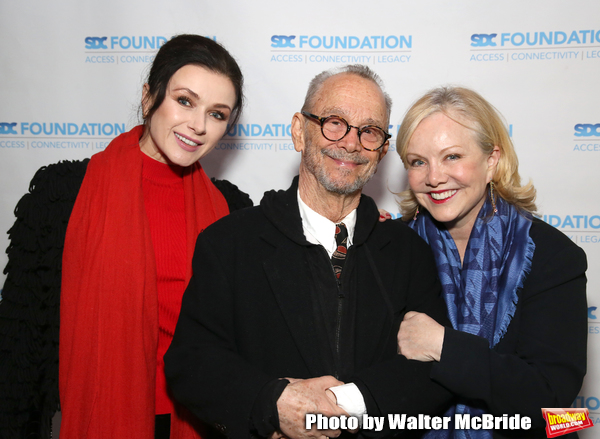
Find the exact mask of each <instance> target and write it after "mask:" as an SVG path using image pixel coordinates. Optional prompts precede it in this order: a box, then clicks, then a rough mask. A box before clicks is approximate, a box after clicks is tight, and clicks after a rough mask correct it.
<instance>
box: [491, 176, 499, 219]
mask: <svg viewBox="0 0 600 439" xmlns="http://www.w3.org/2000/svg"><path fill="white" fill-rule="evenodd" d="M490 198H491V200H492V207H493V208H494V213H498V208H497V207H496V199H495V198H494V182H493V181H490Z"/></svg>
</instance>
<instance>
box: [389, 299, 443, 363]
mask: <svg viewBox="0 0 600 439" xmlns="http://www.w3.org/2000/svg"><path fill="white" fill-rule="evenodd" d="M443 343H444V327H443V326H442V325H440V324H439V323H438V322H436V321H435V320H434V319H432V318H431V317H429V316H428V315H427V314H423V313H420V312H415V311H409V312H407V313H406V315H405V316H404V320H403V321H402V323H401V324H400V330H399V331H398V353H399V354H401V355H404V356H405V357H406V358H408V359H409V360H418V361H440V358H441V356H442V345H443Z"/></svg>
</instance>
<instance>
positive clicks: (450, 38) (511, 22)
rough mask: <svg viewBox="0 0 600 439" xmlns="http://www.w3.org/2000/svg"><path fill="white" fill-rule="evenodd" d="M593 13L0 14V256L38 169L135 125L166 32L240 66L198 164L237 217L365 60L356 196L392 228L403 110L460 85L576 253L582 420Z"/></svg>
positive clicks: (375, 3) (599, 160)
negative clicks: (379, 153)
mask: <svg viewBox="0 0 600 439" xmlns="http://www.w3.org/2000/svg"><path fill="white" fill-rule="evenodd" d="M599 16H600V2H598V1H594V0H586V1H580V0H574V1H571V2H564V1H559V0H545V1H542V0H531V1H527V2H523V1H520V0H504V1H496V2H489V1H485V2H484V1H481V0H463V1H460V2H447V1H443V0H429V1H425V2H417V1H407V0H397V1H394V2H391V1H381V0H372V1H370V2H363V1H357V0H347V1H345V2H343V3H341V2H322V1H315V0H305V1H303V2H300V3H297V4H292V3H285V2H281V1H274V0H255V1H252V2H240V1H232V0H223V1H220V2H197V1H194V0H172V1H169V2H144V1H141V0H105V1H103V2H90V1H76V0H59V1H58V2H41V1H37V2H32V1H20V2H14V1H3V2H1V3H0V78H1V79H2V85H0V102H2V106H1V107H0V186H1V188H2V189H1V192H0V231H2V233H1V234H0V247H1V248H2V249H6V247H7V246H8V236H7V235H6V234H5V233H4V232H6V231H7V230H8V229H9V228H10V227H11V225H12V224H13V222H14V219H15V217H14V213H13V211H14V208H15V205H16V203H17V201H18V200H19V198H20V197H21V196H22V195H23V194H24V193H25V192H26V191H27V189H28V186H29V182H30V181H31V178H32V177H33V175H34V173H35V171H36V170H37V169H38V168H40V167H41V166H43V165H47V164H50V163H55V162H58V161H60V160H76V159H83V158H86V157H90V156H91V155H93V154H95V153H97V152H99V151H102V150H103V149H104V148H105V147H106V145H107V144H108V143H109V142H110V140H111V139H113V138H114V137H115V136H117V135H118V134H120V133H122V132H125V131H127V130H128V129H130V128H131V127H133V126H134V125H136V124H137V123H139V111H138V107H139V103H140V100H141V93H142V86H143V83H144V79H145V77H146V75H147V73H148V68H149V65H150V63H151V62H152V60H153V58H154V55H155V53H156V51H157V50H158V48H159V47H160V46H161V45H162V44H164V43H165V42H166V41H167V40H168V39H169V38H171V37H172V36H173V35H177V34H181V33H196V34H200V35H204V36H207V37H209V38H212V39H215V40H216V41H218V42H219V43H221V44H223V45H224V46H225V47H226V48H227V49H228V50H229V51H230V52H231V53H232V54H233V55H234V57H235V58H236V59H237V60H238V62H239V63H240V66H241V68H242V71H243V72H244V76H245V82H246V89H245V92H246V97H247V105H246V107H245V109H244V112H243V116H242V118H241V120H240V121H239V123H238V124H236V125H235V126H234V127H233V129H232V131H231V133H230V134H228V135H226V136H225V137H224V138H223V139H222V140H221V141H220V142H219V144H218V145H217V147H216V150H215V151H213V152H212V153H211V154H210V155H209V156H208V157H206V158H205V159H203V165H204V167H205V169H206V172H207V174H208V175H209V176H211V177H217V178H224V179H228V180H230V181H232V182H233V183H235V184H237V185H238V186H239V187H240V188H241V189H242V190H244V191H245V192H248V193H249V194H250V196H251V198H252V199H253V201H254V202H255V203H258V202H259V201H260V199H261V197H262V194H263V193H264V191H266V190H269V189H273V188H287V187H288V185H289V184H290V182H291V179H292V177H293V176H294V175H296V173H297V169H298V163H299V158H300V156H299V153H297V152H296V151H295V150H294V147H293V144H292V141H291V133H290V123H291V118H292V115H293V114H294V112H296V111H299V110H300V107H301V105H302V103H303V100H304V95H305V93H306V89H307V86H308V83H309V81H310V80H311V79H312V78H313V77H314V76H315V75H316V74H317V73H319V72H321V71H322V70H325V69H328V68H331V67H335V66H339V65H344V64H356V63H360V64H366V65H368V66H370V67H371V68H372V69H373V70H374V71H375V72H377V73H378V74H379V75H380V76H381V78H382V80H383V81H384V83H385V87H386V91H387V92H388V93H389V94H390V96H391V97H392V100H393V110H392V117H391V121H390V126H389V130H390V133H392V134H393V137H392V139H391V143H390V148H389V153H388V155H387V156H386V157H385V158H384V159H383V161H382V163H381V165H380V168H379V170H378V172H377V174H376V175H375V177H374V178H373V180H372V181H371V182H369V183H368V185H367V186H366V188H365V193H367V194H368V195H370V196H372V197H373V198H375V200H376V201H377V203H378V205H379V206H380V207H382V208H384V209H386V210H388V211H390V212H391V213H392V214H393V216H394V217H397V216H398V205H397V197H396V196H395V193H398V192H400V191H402V190H404V189H405V188H406V185H407V179H406V172H405V170H404V168H403V166H402V163H401V161H400V158H399V157H398V155H397V154H396V144H395V139H396V133H397V131H398V124H399V123H400V121H401V120H402V117H403V115H404V113H405V111H406V110H407V108H408V107H409V106H410V104H411V103H412V102H414V100H415V99H417V98H418V97H419V96H420V95H422V94H423V93H424V92H426V91H427V90H429V89H431V88H433V87H437V86H439V85H443V84H452V85H462V86H466V87H469V88H473V89H474V90H476V91H478V92H479V93H481V94H482V95H483V96H484V97H485V98H487V99H488V100H489V101H490V102H491V103H492V104H493V105H494V106H495V107H496V108H497V109H498V110H499V111H500V112H501V113H502V114H503V116H504V118H505V121H506V124H507V126H508V127H509V130H510V133H511V136H512V139H513V141H514V143H515V146H516V150H517V154H518V156H519V161H520V171H521V176H522V177H523V179H524V181H525V182H527V181H528V180H530V179H531V180H532V181H533V182H534V184H535V185H536V187H537V190H538V198H537V203H538V207H539V209H540V214H541V216H542V218H543V219H544V220H545V221H546V222H548V223H550V224H551V225H552V226H554V227H556V228H558V229H559V230H561V231H563V232H564V233H565V234H566V235H567V236H568V237H569V238H570V239H572V240H573V241H574V242H575V243H577V244H578V245H579V246H581V247H582V248H583V249H584V250H585V252H586V253H587V257H588V263H589V267H590V268H589V270H588V306H589V308H588V321H589V340H588V343H589V357H588V358H589V360H588V374H587V377H586V379H585V383H584V386H583V389H582V390H581V393H580V395H579V396H578V397H577V399H576V401H575V403H574V407H576V408H587V409H589V412H590V415H591V417H592V420H593V421H594V423H596V424H598V423H600V367H599V366H598V365H599V364H600V311H599V310H598V306H599V304H600V272H599V271H598V269H597V267H598V266H599V264H600V202H599V201H598V199H597V198H596V197H597V195H595V194H596V190H595V189H594V186H593V185H594V184H595V183H594V182H595V181H597V175H598V170H599V169H600V167H599V165H600V86H598V80H599V78H600V20H598V17H599ZM6 262H7V257H6V254H5V253H4V252H1V254H0V266H2V267H4V266H5V265H6ZM4 279H5V276H4V275H3V274H0V282H1V283H0V285H2V284H3V283H4ZM580 435H581V437H582V438H592V437H595V436H597V433H596V434H595V435H594V429H593V428H591V429H588V430H584V431H581V432H580Z"/></svg>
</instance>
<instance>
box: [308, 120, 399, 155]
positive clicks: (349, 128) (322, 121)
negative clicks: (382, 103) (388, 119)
mask: <svg viewBox="0 0 600 439" xmlns="http://www.w3.org/2000/svg"><path fill="white" fill-rule="evenodd" d="M300 114H302V115H303V116H306V117H308V118H311V119H316V120H318V121H319V123H320V124H321V134H322V135H323V137H325V138H326V139H327V140H329V141H331V142H338V141H340V140H342V139H343V138H344V137H346V136H347V135H348V133H349V132H350V130H351V129H352V128H356V130H357V131H358V141H359V143H360V146H361V147H363V148H364V149H366V150H367V151H377V150H379V149H381V148H382V147H383V145H385V143H386V142H387V141H388V140H389V139H390V138H391V137H392V135H391V134H390V133H388V132H387V131H386V130H384V129H383V128H381V127H378V126H377V125H365V126H364V127H362V128H359V127H356V126H354V125H350V124H349V123H348V121H347V120H346V119H344V118H343V117H340V116H336V115H334V114H332V115H330V116H327V117H321V116H317V115H316V114H312V113H308V112H306V111H301V112H300ZM332 117H335V118H336V119H340V120H343V121H344V123H345V124H346V126H347V128H346V132H345V133H344V134H343V135H342V137H340V138H339V139H330V138H329V137H327V136H326V135H325V132H324V131H323V125H324V124H325V121H326V120H327V119H331V118H332ZM368 128H377V129H378V130H381V132H382V133H383V143H382V144H381V145H379V146H378V147H377V148H374V149H371V148H367V147H366V146H364V145H363V144H362V142H361V140H360V136H361V134H362V133H363V131H364V130H366V129H368Z"/></svg>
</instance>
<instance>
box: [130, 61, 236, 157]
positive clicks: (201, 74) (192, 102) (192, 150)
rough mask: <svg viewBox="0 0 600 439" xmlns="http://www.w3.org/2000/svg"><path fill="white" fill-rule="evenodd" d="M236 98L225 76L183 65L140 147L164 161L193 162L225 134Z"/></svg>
mask: <svg viewBox="0 0 600 439" xmlns="http://www.w3.org/2000/svg"><path fill="white" fill-rule="evenodd" d="M146 93H147V88H146V87H145V88H144V104H143V106H144V111H147V109H148V108H150V107H151V102H150V101H149V99H148V98H147V97H146ZM235 101H236V95H235V90H234V87H233V84H232V83H231V80H229V78H227V77H226V76H224V75H222V74H220V73H215V72H212V71H210V70H207V69H205V68H204V67H200V66H196V65H191V64H190V65H186V66H184V67H182V68H180V69H179V70H177V71H176V72H175V74H174V75H173V76H172V77H171V79H170V80H169V84H168V86H167V90H166V94H165V99H164V101H163V102H162V104H161V105H160V107H158V109H157V110H156V111H155V112H154V114H153V115H152V118H151V119H150V129H149V130H148V131H147V132H146V133H145V134H144V136H143V137H142V140H140V148H141V150H142V151H143V152H144V153H145V154H147V155H148V156H150V157H152V158H153V159H155V160H158V161H159V162H162V163H168V164H174V165H179V166H190V165H192V164H193V163H195V162H196V161H198V160H200V159H201V158H202V157H204V156H205V155H206V154H208V153H209V152H210V151H211V150H212V149H213V148H214V147H215V146H216V144H217V142H218V141H219V140H220V139H221V137H223V135H224V134H225V130H226V129H227V121H228V120H229V116H230V115H231V111H232V109H233V107H234V105H235Z"/></svg>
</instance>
